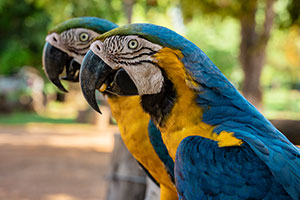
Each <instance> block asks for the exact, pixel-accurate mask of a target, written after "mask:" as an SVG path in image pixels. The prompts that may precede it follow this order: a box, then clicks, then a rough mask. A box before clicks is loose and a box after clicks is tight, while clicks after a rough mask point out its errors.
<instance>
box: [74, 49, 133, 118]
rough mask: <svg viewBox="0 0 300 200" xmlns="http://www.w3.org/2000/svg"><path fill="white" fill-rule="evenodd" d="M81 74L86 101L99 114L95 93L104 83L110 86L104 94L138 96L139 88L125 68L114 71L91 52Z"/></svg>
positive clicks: (84, 61) (85, 59) (83, 63)
mask: <svg viewBox="0 0 300 200" xmlns="http://www.w3.org/2000/svg"><path fill="white" fill-rule="evenodd" d="M79 74H80V75H79V79H80V85H81V89H82V92H83V95H84V97H85V99H86V100H87V102H88V103H89V104H90V106H92V108H94V109H95V110H96V111H97V112H99V113H101V112H100V109H99V107H98V104H97V101H96V97H95V91H96V90H97V89H99V88H100V87H101V86H102V84H104V83H105V84H106V85H107V86H108V87H107V88H106V90H105V91H104V92H107V93H110V94H113V95H121V96H132V95H138V89H137V87H136V86H135V84H134V82H133V81H132V79H131V78H130V76H129V75H128V74H127V72H126V71H125V70H124V69H123V68H120V69H118V70H113V69H112V68H111V67H110V66H108V65H107V64H106V63H105V62H104V61H103V60H102V59H101V58H100V57H99V56H97V55H96V54H94V53H93V51H91V50H89V51H88V53H87V54H86V55H85V57H84V59H83V62H82V64H81V69H80V73H79Z"/></svg>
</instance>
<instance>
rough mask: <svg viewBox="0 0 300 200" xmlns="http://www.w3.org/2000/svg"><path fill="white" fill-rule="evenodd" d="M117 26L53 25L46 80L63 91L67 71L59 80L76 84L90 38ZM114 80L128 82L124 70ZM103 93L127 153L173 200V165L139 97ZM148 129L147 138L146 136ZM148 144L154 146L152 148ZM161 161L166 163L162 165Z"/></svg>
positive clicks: (96, 22)
mask: <svg viewBox="0 0 300 200" xmlns="http://www.w3.org/2000/svg"><path fill="white" fill-rule="evenodd" d="M116 27H117V25H116V24H114V23H112V22H109V21H107V20H103V19H99V18H95V17H79V18H74V19H71V20H67V21H65V22H63V23H61V24H59V25H57V26H55V27H54V28H53V29H52V30H51V31H50V32H49V34H48V36H47V37H46V44H45V47H44V52H43V64H44V69H45V73H46V74H47V76H48V78H49V79H50V80H51V81H52V82H53V83H54V84H55V85H56V86H57V87H58V88H60V89H61V90H62V91H66V89H65V88H64V87H63V85H62V84H61V82H60V76H61V74H62V73H63V71H64V70H65V69H66V70H65V71H66V76H65V77H62V79H64V80H67V81H71V82H78V76H79V69H80V64H81V62H82V59H83V56H84V55H85V54H86V52H87V51H88V49H89V47H90V44H91V43H92V41H93V39H94V38H95V37H96V36H98V35H100V34H101V33H104V32H106V31H109V30H111V29H113V28H116ZM115 77H117V80H122V81H125V82H128V81H126V80H127V79H130V78H129V76H128V74H127V73H126V72H125V71H124V70H123V71H119V72H118V73H117V74H115ZM111 78H113V77H111ZM134 87H135V86H134V85H128V84H123V85H121V86H120V87H114V90H116V91H122V90H124V89H125V90H126V89H127V88H128V89H131V88H133V89H132V91H131V92H135V91H136V89H135V88H134ZM108 88H110V86H108ZM126 91H127V92H128V90H126ZM104 94H105V95H107V96H108V102H109V104H110V107H111V111H112V115H113V116H114V117H115V119H116V121H117V123H118V126H119V129H120V133H121V137H122V139H123V141H124V143H125V145H126V147H127V148H128V150H129V152H130V153H131V154H132V155H133V156H134V158H135V159H136V160H137V161H138V162H139V163H140V164H141V165H142V167H143V168H144V169H145V171H146V172H147V173H148V175H150V176H151V177H152V178H153V179H154V180H155V181H156V182H157V183H158V184H159V186H160V188H161V199H162V200H176V199H177V192H176V188H175V185H174V162H173V160H172V159H171V157H170V156H169V154H168V152H167V150H166V147H165V146H164V144H163V142H162V139H161V138H159V137H157V136H159V135H160V132H159V131H158V129H157V128H156V127H155V126H154V125H153V123H152V122H150V123H149V120H150V116H149V115H148V114H147V113H145V112H144V111H143V109H142V107H141V105H140V103H139V97H137V96H135V97H134V96H133V97H121V96H116V95H114V94H113V93H108V92H105V91H104ZM148 127H149V134H150V136H148V130H147V129H148ZM152 135H153V136H152ZM151 142H153V143H154V144H155V149H154V148H153V146H152V145H151ZM156 151H157V152H156ZM160 159H162V160H163V161H164V162H165V163H166V164H163V162H162V161H161V160H160Z"/></svg>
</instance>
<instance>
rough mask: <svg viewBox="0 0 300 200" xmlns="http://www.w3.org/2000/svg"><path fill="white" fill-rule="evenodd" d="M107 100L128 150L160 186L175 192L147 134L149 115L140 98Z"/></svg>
mask: <svg viewBox="0 0 300 200" xmlns="http://www.w3.org/2000/svg"><path fill="white" fill-rule="evenodd" d="M108 102H109V104H110V107H111V111H112V115H113V116H114V118H115V119H116V120H117V123H118V127H119V129H120V133H121V137H122V139H123V141H124V143H125V145H126V147H127V148H128V150H129V152H130V153H131V154H132V155H133V156H134V158H135V159H136V160H138V161H139V162H140V163H141V164H142V165H143V166H144V167H145V168H146V169H147V170H148V171H149V173H150V174H151V175H152V176H153V177H154V178H155V180H157V181H158V182H159V183H160V184H161V186H164V187H167V188H169V190H170V191H173V192H174V193H175V194H176V189H175V187H174V185H173V183H172V181H171V179H170V177H169V175H168V174H167V172H166V170H165V167H164V165H163V163H162V162H161V160H160V159H159V157H158V156H157V154H156V152H155V150H154V148H153V146H152V144H151V142H150V139H149V136H148V123H149V120H150V116H149V115H148V114H146V113H145V112H144V111H143V109H142V107H141V105H140V98H139V97H138V96H134V97H113V98H108Z"/></svg>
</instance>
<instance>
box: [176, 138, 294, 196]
mask: <svg viewBox="0 0 300 200" xmlns="http://www.w3.org/2000/svg"><path fill="white" fill-rule="evenodd" d="M175 181H176V187H177V190H178V193H179V196H180V199H184V200H194V199H222V200H226V199H230V200H233V199H292V198H291V196H290V195H289V194H288V193H287V192H286V191H285V189H284V188H283V187H282V185H281V183H279V182H278V181H277V180H276V179H275V178H274V176H273V174H272V172H271V170H270V169H269V167H268V166H267V165H266V164H265V162H264V161H262V160H261V159H260V158H259V157H258V156H257V155H256V153H255V152H254V151H253V150H252V148H251V147H250V146H249V145H248V144H247V143H244V144H242V145H241V146H237V147H222V148H219V147H218V144H217V142H216V141H212V140H209V139H206V138H203V137H200V136H189V137H187V138H185V139H184V140H183V141H182V142H181V143H180V145H179V147H178V149H177V153H176V160H175Z"/></svg>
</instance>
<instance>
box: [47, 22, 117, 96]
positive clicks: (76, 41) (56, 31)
mask: <svg viewBox="0 0 300 200" xmlns="http://www.w3.org/2000/svg"><path fill="white" fill-rule="evenodd" d="M116 27H117V25H116V24H114V23H112V22H110V21H107V20H104V19H100V18H96V17H78V18H73V19H70V20H67V21H65V22H63V23H61V24H58V25H57V26H55V27H54V28H53V29H51V30H50V31H49V34H48V35H47V37H46V44H45V46H44V50H43V66H44V70H45V73H46V75H47V77H48V78H49V80H50V81H51V82H52V83H54V84H55V85H56V86H57V87H58V88H59V89H60V90H62V91H64V92H67V90H66V89H65V88H64V87H63V85H62V84H61V82H60V75H61V74H62V73H63V71H64V70H65V69H66V76H65V77H63V78H62V79H64V80H67V81H72V82H78V81H79V69H80V65H81V62H82V59H83V57H84V55H85V54H86V53H87V51H88V50H89V47H90V45H91V43H92V41H93V39H95V38H96V37H97V36H98V35H100V34H102V33H104V32H107V31H109V30H112V29H114V28H116Z"/></svg>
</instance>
